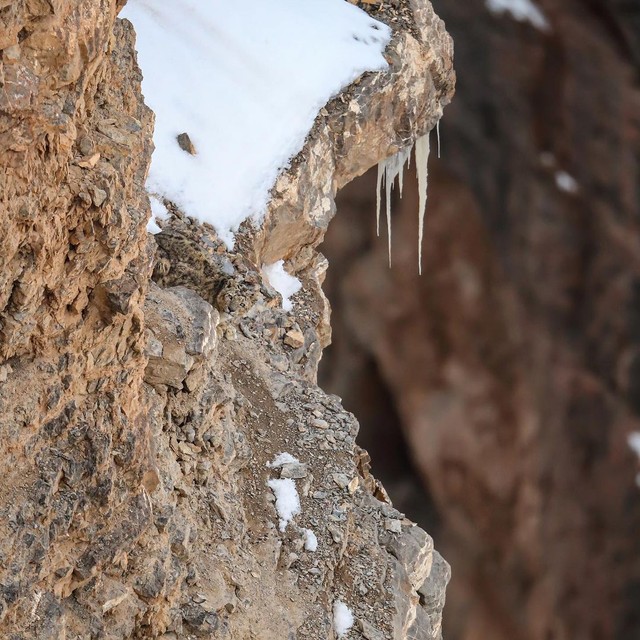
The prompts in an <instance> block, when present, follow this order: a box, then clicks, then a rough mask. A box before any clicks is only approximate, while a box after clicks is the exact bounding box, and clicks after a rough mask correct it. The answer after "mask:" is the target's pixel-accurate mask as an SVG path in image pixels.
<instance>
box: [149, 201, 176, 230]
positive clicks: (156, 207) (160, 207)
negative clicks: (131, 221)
mask: <svg viewBox="0 0 640 640" xmlns="http://www.w3.org/2000/svg"><path fill="white" fill-rule="evenodd" d="M149 203H150V204H151V217H150V218H149V222H147V231H148V232H149V233H153V234H154V235H155V234H156V233H160V232H161V231H162V229H161V228H160V227H159V226H158V223H157V222H156V220H167V219H168V218H169V217H170V215H171V214H170V213H169V210H168V209H167V207H165V206H164V203H163V202H162V200H159V199H158V198H156V196H154V195H150V196H149Z"/></svg>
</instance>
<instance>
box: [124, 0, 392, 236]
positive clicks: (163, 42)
mask: <svg viewBox="0 0 640 640" xmlns="http://www.w3.org/2000/svg"><path fill="white" fill-rule="evenodd" d="M121 17H124V18H128V19H129V20H131V22H132V23H133V24H134V26H135V29H136V32H137V49H138V61H139V64H140V67H141V69H142V73H143V76H144V80H143V83H142V90H143V93H144V96H145V100H146V102H147V104H148V105H149V106H150V107H151V108H152V109H153V110H154V111H155V113H156V126H155V133H154V143H155V146H156V149H155V152H154V154H153V158H152V163H151V169H150V172H149V178H148V180H147V188H148V190H149V191H150V192H151V193H154V194H157V195H158V196H159V197H165V198H167V199H169V200H171V201H173V202H175V203H176V204H177V205H178V206H179V207H180V208H181V209H182V210H183V211H184V212H185V213H186V214H188V215H190V216H193V217H195V218H197V219H199V220H201V221H204V222H209V223H210V224H212V225H213V226H214V227H215V229H216V231H217V232H218V233H219V235H220V237H221V238H222V239H223V240H224V241H225V242H226V243H227V245H229V246H230V247H231V246H232V245H233V241H234V237H233V232H234V231H236V230H237V228H238V226H239V225H240V223H241V222H243V221H244V220H246V219H247V218H250V217H251V218H252V219H253V220H255V221H259V220H260V219H261V217H262V216H263V214H264V211H265V208H266V205H267V204H268V200H269V190H270V189H271V187H272V186H273V185H274V183H275V181H276V178H277V177H278V175H279V174H280V172H281V171H282V170H283V169H284V168H286V167H287V166H288V163H289V162H290V160H291V158H292V157H293V156H294V155H295V154H297V153H298V152H299V151H300V150H301V149H302V147H303V145H304V141H305V138H306V136H307V134H308V132H309V130H310V129H311V126H312V125H313V122H314V119H315V117H316V115H317V113H318V111H319V110H320V109H321V108H322V106H323V105H324V104H326V102H327V101H328V100H329V99H330V98H331V97H333V96H334V95H336V94H337V93H339V92H340V91H341V89H343V88H344V87H345V86H347V85H348V84H350V83H351V82H353V81H354V80H356V79H357V78H358V77H359V76H360V75H362V73H364V72H365V71H374V70H382V69H386V68H387V66H388V64H387V62H386V60H385V59H384V57H383V55H382V54H383V51H384V49H385V47H386V45H387V44H388V42H389V40H390V37H391V30H390V29H389V28H388V27H387V26H386V25H384V24H382V23H381V22H378V21H376V20H374V19H372V18H371V17H369V16H368V15H367V14H366V13H365V12H364V11H362V10H360V9H358V8H357V7H355V6H354V5H352V4H350V3H348V2H345V1H344V0H269V1H265V0H243V2H241V3H238V2H235V3H229V2H216V1H214V0H172V1H171V2H167V1H166V0H129V2H128V3H127V5H126V6H125V8H124V9H123V11H122V13H121ZM182 134H186V136H184V135H182ZM179 136H180V138H181V139H180V142H179V141H178V137H179Z"/></svg>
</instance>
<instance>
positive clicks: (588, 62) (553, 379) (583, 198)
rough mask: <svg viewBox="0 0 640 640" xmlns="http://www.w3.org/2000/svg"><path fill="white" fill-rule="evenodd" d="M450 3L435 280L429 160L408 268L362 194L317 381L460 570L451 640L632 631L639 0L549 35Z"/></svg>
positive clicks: (440, 9)
mask: <svg viewBox="0 0 640 640" xmlns="http://www.w3.org/2000/svg"><path fill="white" fill-rule="evenodd" d="M433 4H434V8H435V9H436V11H437V13H438V14H439V15H440V16H441V17H442V18H443V19H444V21H445V22H446V26H447V29H448V30H449V31H450V33H451V34H452V35H453V37H454V40H455V45H456V60H455V65H456V69H457V74H458V85H457V93H456V96H455V98H454V101H453V103H452V104H451V105H450V106H449V107H447V109H446V111H445V116H444V118H443V120H442V123H441V134H442V157H441V158H440V159H438V158H436V157H435V155H436V154H435V153H434V152H433V151H432V157H431V163H430V167H429V170H430V180H429V196H428V197H429V200H428V204H427V216H426V225H425V244H424V251H423V254H424V260H423V262H424V264H423V273H424V275H423V276H422V277H419V276H418V273H417V240H416V238H417V208H418V203H417V185H416V184H415V174H414V173H413V171H412V172H410V175H409V177H408V178H405V179H406V184H405V188H404V198H403V199H402V200H399V199H398V197H397V193H395V194H394V196H393V214H392V216H393V268H392V269H391V270H389V269H388V266H387V247H386V238H385V237H384V235H383V236H381V237H380V238H376V236H375V220H374V217H375V191H376V176H375V170H374V172H369V173H368V174H366V175H365V176H363V177H362V178H360V179H358V180H357V181H355V182H353V183H352V184H350V185H348V186H347V187H346V188H345V189H344V190H343V191H342V193H341V194H340V199H339V204H338V215H337V216H336V218H335V219H334V221H333V222H332V225H331V227H330V229H329V234H328V236H327V240H326V242H325V243H324V245H323V247H322V250H323V252H324V253H325V255H326V256H327V257H328V258H329V262H330V265H331V266H330V269H329V273H328V278H327V283H326V287H325V289H326V291H327V294H328V296H329V299H330V301H331V304H332V307H333V318H332V325H333V332H334V334H333V335H334V337H333V341H334V344H333V345H332V346H331V347H330V348H329V349H328V350H327V351H326V352H325V355H324V359H323V363H322V365H321V385H322V386H323V387H324V388H325V389H327V390H328V391H330V392H333V393H337V394H338V395H339V396H341V397H342V398H343V399H344V402H345V405H346V406H347V408H349V409H350V410H352V411H353V412H354V413H355V414H356V415H357V416H358V418H359V419H360V421H361V424H362V430H361V435H360V442H361V444H362V445H363V446H364V447H366V448H367V449H369V450H370V452H371V454H372V457H373V465H374V466H373V471H374V472H375V473H376V474H377V475H378V476H379V477H380V478H381V479H382V481H383V482H384V484H385V485H386V486H387V488H388V489H389V491H390V493H391V498H392V499H393V500H394V502H395V504H396V506H398V507H399V508H400V509H402V510H404V511H406V512H407V513H408V514H409V515H410V516H411V517H412V518H414V519H416V520H417V521H418V522H419V523H420V524H421V525H422V526H424V527H426V528H427V530H428V531H429V532H430V533H432V534H433V535H434V537H435V540H436V546H438V547H439V548H440V549H441V550H442V552H443V553H444V555H445V556H446V558H447V559H448V560H449V562H450V563H451V564H452V567H453V580H452V583H451V586H450V588H449V591H448V604H447V608H446V610H445V625H446V627H445V638H447V640H600V639H602V640H636V639H638V638H640V535H639V534H640V489H639V488H638V486H637V485H636V482H635V478H636V474H637V472H638V460H637V457H636V456H635V454H634V453H633V452H632V451H631V449H630V448H629V446H628V444H627V438H628V436H629V434H630V433H632V432H634V431H640V215H639V214H640V210H639V209H640V205H639V200H640V89H639V81H640V64H639V63H640V2H638V0H536V4H537V6H538V8H539V10H540V11H541V13H542V15H544V18H545V20H546V23H547V25H548V28H546V29H544V28H540V26H539V25H538V27H536V26H535V25H534V24H531V23H530V22H527V21H526V20H524V21H518V20H516V19H514V16H513V15H511V14H510V13H509V12H505V13H502V14H499V13H494V12H491V11H490V10H489V9H488V8H487V6H486V5H485V0H434V2H433ZM511 4H512V5H513V4H518V3H514V2H512V3H511ZM434 148H435V136H434V137H433V138H432V149H434Z"/></svg>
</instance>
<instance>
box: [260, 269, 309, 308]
mask: <svg viewBox="0 0 640 640" xmlns="http://www.w3.org/2000/svg"><path fill="white" fill-rule="evenodd" d="M262 273H263V275H264V277H265V278H266V279H267V282H268V283H269V285H271V287H272V288H273V289H275V290H276V291H277V292H278V293H279V294H280V295H281V296H282V308H283V309H284V310H285V311H291V310H292V309H293V302H292V301H291V299H290V298H291V296H292V295H294V294H296V293H298V291H300V289H302V283H301V282H300V280H298V278H296V277H295V276H292V275H290V274H288V273H287V272H286V271H285V270H284V260H278V261H277V262H274V263H273V264H269V265H265V264H263V265H262Z"/></svg>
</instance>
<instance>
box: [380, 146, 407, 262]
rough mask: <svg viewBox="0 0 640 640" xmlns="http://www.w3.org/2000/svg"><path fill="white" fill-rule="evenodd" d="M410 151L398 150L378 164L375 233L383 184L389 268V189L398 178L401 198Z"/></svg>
mask: <svg viewBox="0 0 640 640" xmlns="http://www.w3.org/2000/svg"><path fill="white" fill-rule="evenodd" d="M411 149H413V145H411V146H410V147H407V148H406V149H400V151H398V153H396V154H395V155H393V156H391V157H390V158H385V159H384V160H382V161H381V162H379V163H378V185H377V188H376V197H377V205H376V233H377V234H378V235H380V193H381V189H382V185H383V184H384V190H385V194H386V196H387V198H386V205H387V208H386V213H387V236H388V242H389V266H391V189H393V185H394V183H395V181H396V178H399V180H398V182H399V185H400V197H402V177H403V171H404V165H405V163H407V164H408V162H409V161H410V159H411Z"/></svg>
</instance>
